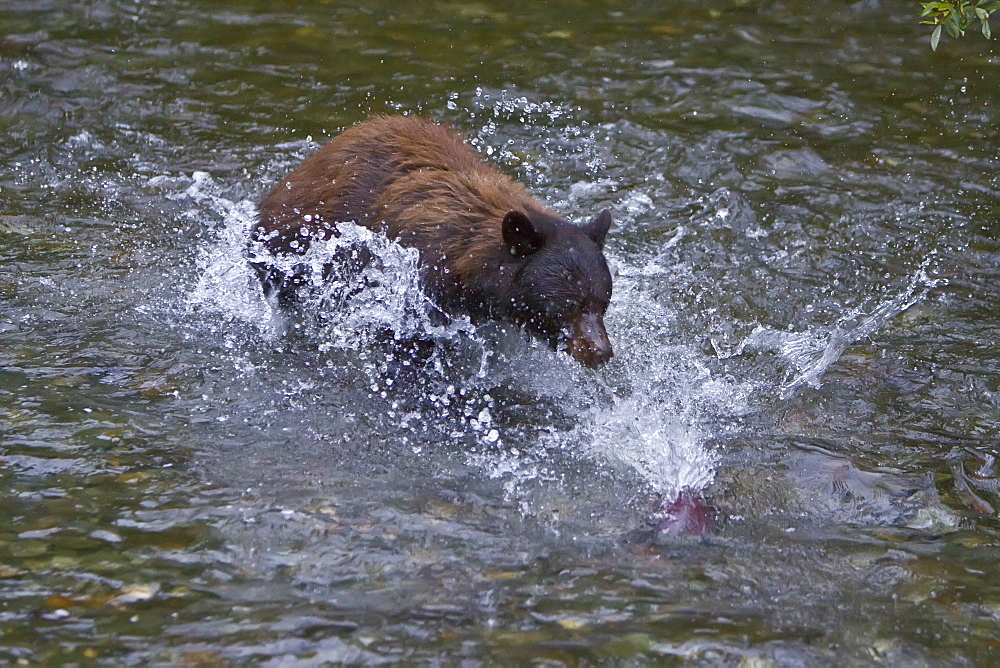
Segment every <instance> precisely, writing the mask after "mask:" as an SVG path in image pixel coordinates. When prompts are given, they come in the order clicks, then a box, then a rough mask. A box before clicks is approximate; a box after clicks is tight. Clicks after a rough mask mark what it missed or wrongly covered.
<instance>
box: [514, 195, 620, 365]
mask: <svg viewBox="0 0 1000 668" xmlns="http://www.w3.org/2000/svg"><path fill="white" fill-rule="evenodd" d="M610 227H611V213H610V212H609V211H603V212H602V213H600V214H599V215H598V216H597V217H596V218H594V220H593V221H591V222H590V223H588V224H587V225H585V226H582V227H580V226H576V225H572V224H570V223H567V222H566V221H564V220H561V219H559V218H557V217H555V216H553V215H551V214H547V213H543V212H537V211H531V212H524V211H510V212H508V213H507V215H506V216H504V219H503V240H504V244H505V246H506V247H507V249H508V252H509V254H510V255H511V256H514V257H513V258H512V259H514V260H515V261H516V262H517V271H516V273H515V275H514V277H513V283H512V285H511V286H510V287H509V289H510V302H509V303H510V307H511V313H510V314H509V315H510V318H509V319H511V320H512V321H514V322H515V323H517V324H520V325H522V326H524V327H525V328H526V329H527V330H528V331H529V332H531V333H532V334H534V335H535V336H537V337H539V338H541V339H542V340H544V341H546V342H547V343H548V344H549V345H550V346H551V347H552V348H553V349H554V350H555V349H560V350H566V352H568V353H569V354H570V355H571V356H572V357H573V358H574V359H575V360H577V361H578V362H580V363H581V364H583V365H584V366H586V367H589V368H591V369H596V368H597V367H599V366H601V365H603V364H604V363H606V362H607V361H608V360H609V359H611V357H612V355H613V354H614V353H613V351H612V349H611V342H610V341H609V340H608V332H607V330H606V329H605V328H604V313H605V311H607V309H608V303H609V302H610V301H611V272H610V271H609V270H608V263H607V261H606V260H605V259H604V252H603V247H604V237H605V236H606V235H607V233H608V229H609V228H610Z"/></svg>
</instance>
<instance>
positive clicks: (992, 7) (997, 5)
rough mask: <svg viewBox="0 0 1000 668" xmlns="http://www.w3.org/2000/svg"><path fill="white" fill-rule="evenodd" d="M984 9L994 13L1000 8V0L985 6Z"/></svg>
mask: <svg viewBox="0 0 1000 668" xmlns="http://www.w3.org/2000/svg"><path fill="white" fill-rule="evenodd" d="M983 9H985V10H986V11H988V12H989V13H990V14H992V13H993V12H995V11H996V10H998V9H1000V0H998V2H991V3H989V4H988V5H985V6H983Z"/></svg>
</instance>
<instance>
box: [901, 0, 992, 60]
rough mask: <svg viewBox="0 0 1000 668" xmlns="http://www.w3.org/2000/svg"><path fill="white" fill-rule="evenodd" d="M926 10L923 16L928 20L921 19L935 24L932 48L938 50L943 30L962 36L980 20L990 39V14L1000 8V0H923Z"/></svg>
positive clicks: (986, 36) (984, 33)
mask: <svg viewBox="0 0 1000 668" xmlns="http://www.w3.org/2000/svg"><path fill="white" fill-rule="evenodd" d="M920 4H921V6H923V8H924V11H923V13H922V14H921V16H923V17H926V19H927V20H925V21H921V23H926V24H928V25H932V26H934V30H933V31H932V32H931V49H933V50H934V51H937V47H938V42H940V41H941V32H942V31H946V32H947V33H948V34H949V35H951V36H952V37H962V36H964V35H965V31H966V30H968V29H969V27H970V26H972V25H974V23H975V22H976V21H979V25H980V29H981V30H982V33H983V37H985V38H986V39H990V37H991V33H990V14H992V13H993V12H995V11H997V10H998V9H1000V0H976V1H975V2H971V1H970V0H957V1H951V2H921V3H920Z"/></svg>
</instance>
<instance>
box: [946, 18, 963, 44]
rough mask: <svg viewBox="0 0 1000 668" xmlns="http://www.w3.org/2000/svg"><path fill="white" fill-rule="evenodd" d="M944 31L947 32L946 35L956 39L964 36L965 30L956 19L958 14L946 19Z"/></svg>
mask: <svg viewBox="0 0 1000 668" xmlns="http://www.w3.org/2000/svg"><path fill="white" fill-rule="evenodd" d="M944 29H945V30H947V31H948V34H949V35H951V36H952V37H955V38H958V37H961V36H962V35H964V34H965V30H964V29H963V27H962V23H961V21H960V20H959V18H958V14H952V15H951V16H949V17H948V20H947V21H945V22H944Z"/></svg>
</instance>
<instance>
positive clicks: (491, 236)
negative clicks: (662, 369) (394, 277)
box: [251, 115, 613, 369]
mask: <svg viewBox="0 0 1000 668" xmlns="http://www.w3.org/2000/svg"><path fill="white" fill-rule="evenodd" d="M348 223H352V224H357V225H361V226H363V227H365V228H368V229H370V230H372V231H373V232H378V233H381V234H385V235H387V236H388V237H389V238H390V239H393V240H395V241H396V242H397V243H399V244H400V245H402V246H404V247H411V248H415V249H416V250H417V251H418V253H419V266H420V280H421V284H422V286H423V289H424V290H425V292H426V293H427V294H428V295H429V296H430V298H431V299H432V300H433V301H434V302H435V304H436V305H437V306H438V308H440V309H441V310H442V311H443V312H444V313H445V314H446V315H449V316H460V315H465V316H468V317H469V319H470V320H471V321H472V322H473V323H474V324H476V323H481V322H483V321H486V320H497V321H502V322H505V323H509V324H512V325H515V326H517V327H520V328H523V329H525V330H527V332H529V333H530V334H531V335H533V336H535V337H537V338H538V339H540V340H541V341H544V342H545V343H547V344H548V345H549V347H550V348H551V349H553V350H565V351H566V352H568V353H569V355H570V356H571V357H573V358H574V359H575V360H577V361H578V362H579V363H581V364H582V365H584V366H586V367H588V368H592V369H596V368H598V367H600V366H602V365H603V364H605V363H606V362H607V361H608V360H610V359H611V357H612V355H613V351H612V346H611V342H610V340H609V338H608V333H607V330H606V329H605V325H604V315H605V312H606V311H607V308H608V304H609V302H610V300H611V290H612V285H611V284H612V281H611V272H610V271H609V269H608V264H607V261H606V259H605V257H604V252H603V247H604V239H605V236H606V235H607V233H608V230H609V228H610V226H611V214H610V212H609V211H607V210H605V211H602V212H601V213H599V214H598V215H597V216H596V217H595V218H594V219H593V220H592V221H591V222H589V223H588V224H586V225H584V226H577V225H574V224H571V223H569V222H567V221H565V220H564V219H563V218H561V217H560V216H559V215H557V214H556V213H555V212H553V211H552V210H551V209H549V208H547V207H545V206H543V205H542V204H540V203H539V202H537V201H536V200H535V199H534V198H533V197H532V196H531V195H530V194H529V193H528V191H527V190H526V189H525V188H524V186H522V185H520V184H518V183H516V182H515V181H513V180H511V179H510V178H508V177H506V176H505V175H503V174H502V173H501V172H500V171H499V170H497V169H496V168H494V167H493V166H491V165H489V164H488V163H487V162H486V161H485V160H484V159H483V158H482V157H481V156H480V155H479V153H477V152H476V151H475V150H473V149H472V147H471V146H470V145H469V144H468V143H466V142H465V141H464V140H463V139H462V138H461V137H460V136H459V135H458V134H456V133H455V132H454V131H452V130H451V129H449V128H446V127H443V126H441V125H438V124H435V123H432V122H430V121H428V120H426V119H423V118H420V117H417V116H388V115H387V116H377V117H374V118H371V119H369V120H367V121H364V122H362V123H360V124H358V125H355V126H353V127H350V128H348V129H347V130H345V131H344V132H342V133H341V134H340V135H339V136H337V137H336V138H334V139H333V140H332V141H331V142H329V143H328V144H326V145H325V146H324V147H322V148H321V149H320V150H319V151H318V152H317V153H316V154H314V155H313V156H312V157H310V158H308V159H307V160H306V161H305V162H304V163H302V165H300V166H299V167H298V168H297V169H295V170H294V171H292V172H291V173H290V174H289V175H288V176H287V177H285V178H284V179H283V180H282V181H281V182H280V183H279V184H278V185H277V186H275V187H274V188H273V189H272V190H271V191H270V192H269V193H268V194H267V195H266V196H265V197H264V199H263V200H262V201H261V203H260V205H259V207H258V219H257V223H256V225H255V226H254V228H253V230H252V231H251V245H252V246H254V245H255V246H256V247H257V248H262V249H264V250H265V251H266V252H268V253H270V254H272V255H275V256H294V255H295V254H302V253H304V252H305V251H306V250H307V249H308V247H309V244H310V243H312V242H314V241H315V240H317V239H319V240H326V239H330V238H332V237H334V236H339V233H338V230H337V226H338V225H344V224H348ZM253 264H254V268H255V269H256V270H257V273H258V276H259V277H260V279H261V281H262V283H263V285H264V289H265V292H266V293H269V294H270V293H275V292H276V293H277V294H278V297H279V301H280V302H282V303H287V302H289V301H292V300H293V299H294V293H295V289H296V287H297V286H298V285H299V284H301V283H302V282H303V281H302V279H301V277H296V276H288V275H285V274H283V273H282V272H280V271H279V270H277V269H276V268H274V267H273V266H271V265H268V264H267V263H266V262H264V261H261V260H260V258H259V256H257V257H256V258H254V261H253Z"/></svg>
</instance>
